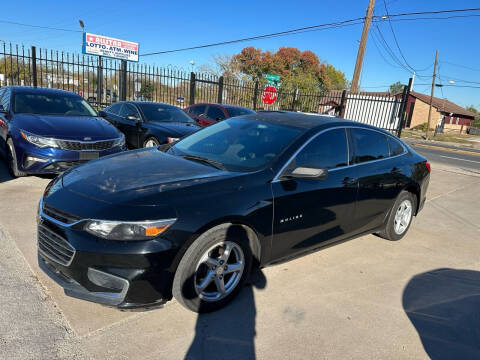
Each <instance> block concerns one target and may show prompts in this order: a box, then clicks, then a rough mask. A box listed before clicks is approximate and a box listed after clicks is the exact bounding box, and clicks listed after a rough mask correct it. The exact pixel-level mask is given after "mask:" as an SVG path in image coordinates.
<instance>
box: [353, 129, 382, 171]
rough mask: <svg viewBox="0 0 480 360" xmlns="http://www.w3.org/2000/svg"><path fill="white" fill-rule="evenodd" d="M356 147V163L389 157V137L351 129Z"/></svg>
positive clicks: (366, 130)
mask: <svg viewBox="0 0 480 360" xmlns="http://www.w3.org/2000/svg"><path fill="white" fill-rule="evenodd" d="M350 131H351V134H352V142H353V147H354V154H355V155H354V163H356V164H358V163H362V162H366V161H372V160H379V159H384V158H387V157H389V155H390V152H389V149H388V143H387V136H386V135H384V134H382V133H380V132H377V131H373V130H368V129H358V128H354V129H351V130H350Z"/></svg>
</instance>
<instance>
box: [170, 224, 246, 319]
mask: <svg viewBox="0 0 480 360" xmlns="http://www.w3.org/2000/svg"><path fill="white" fill-rule="evenodd" d="M230 226H234V227H236V226H235V225H221V226H219V227H216V228H214V229H211V230H209V231H207V232H206V233H204V234H203V235H201V236H200V237H199V238H198V239H197V240H196V241H195V242H194V243H193V244H192V245H191V246H190V247H189V248H188V249H187V251H186V252H185V254H184V255H183V257H182V260H181V261H180V264H179V265H178V268H177V271H176V273H175V278H174V282H173V287H172V293H173V295H174V297H175V298H176V299H177V300H178V302H180V304H182V305H183V306H184V307H186V308H187V309H189V310H192V311H194V312H198V313H206V312H211V311H215V310H218V309H220V308H222V307H224V306H225V305H227V304H228V303H229V302H230V301H232V300H233V299H234V298H235V297H236V296H237V294H238V293H239V292H240V291H241V289H242V288H243V286H244V284H245V281H246V280H247V279H248V277H249V275H250V269H251V266H252V252H251V249H250V246H249V242H248V238H242V237H228V238H227V236H226V234H227V230H228V229H229V227H230ZM245 234H246V233H245ZM226 240H228V241H232V242H235V243H236V244H238V245H239V246H240V247H241V248H242V251H243V254H244V257H245V267H244V270H243V274H242V278H241V279H240V281H239V282H238V284H237V286H236V288H235V289H234V290H233V291H232V292H231V293H230V294H228V296H226V297H225V298H223V299H221V300H219V301H215V302H209V301H205V300H202V299H201V298H200V297H198V294H197V292H196V291H195V283H194V274H195V270H196V265H197V264H198V262H199V261H200V258H201V257H202V255H203V254H204V253H205V252H206V251H207V250H208V249H209V248H210V247H212V246H214V245H215V244H216V243H219V242H221V241H226Z"/></svg>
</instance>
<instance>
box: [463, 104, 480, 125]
mask: <svg viewBox="0 0 480 360" xmlns="http://www.w3.org/2000/svg"><path fill="white" fill-rule="evenodd" d="M466 109H467V110H468V111H470V112H472V113H474V114H475V119H474V120H473V126H475V127H480V111H479V110H478V109H477V108H476V107H475V106H473V105H470V106H467V107H466Z"/></svg>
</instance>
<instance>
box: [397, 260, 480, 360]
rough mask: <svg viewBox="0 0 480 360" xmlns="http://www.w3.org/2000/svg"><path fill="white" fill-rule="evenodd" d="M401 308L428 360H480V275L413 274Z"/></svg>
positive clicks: (442, 271)
mask: <svg viewBox="0 0 480 360" xmlns="http://www.w3.org/2000/svg"><path fill="white" fill-rule="evenodd" d="M403 308H404V310H405V312H406V314H407V316H408V317H409V319H410V321H411V322H412V324H413V326H415V328H416V330H417V332H418V334H419V336H420V339H421V340H422V343H423V347H424V349H425V351H426V353H427V354H428V356H429V357H430V358H431V359H433V360H438V359H480V272H478V271H473V270H456V269H436V270H432V271H428V272H425V273H422V274H419V275H416V276H414V277H413V278H412V279H410V281H409V282H408V284H407V286H406V287H405V289H404V291H403Z"/></svg>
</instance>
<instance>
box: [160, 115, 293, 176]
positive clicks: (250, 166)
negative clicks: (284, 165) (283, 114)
mask: <svg viewBox="0 0 480 360" xmlns="http://www.w3.org/2000/svg"><path fill="white" fill-rule="evenodd" d="M301 132H302V131H301V130H300V129H297V128H294V127H289V126H284V125H276V124H271V123H268V122H260V121H257V120H250V119H245V118H238V117H237V118H230V119H227V120H224V121H221V122H219V123H216V124H214V125H212V126H209V127H207V128H205V129H203V130H201V131H199V132H196V133H194V134H192V135H190V136H188V137H186V138H185V139H183V140H180V141H179V142H178V143H177V144H175V146H173V147H172V148H171V149H170V150H169V152H170V153H172V154H174V155H180V156H187V158H188V156H190V157H197V158H204V159H208V160H210V161H211V162H215V163H217V164H221V165H222V166H223V167H224V168H226V169H227V170H231V171H252V170H255V169H259V168H262V167H264V166H265V165H266V164H267V163H269V162H271V161H272V160H273V159H275V158H276V157H277V156H278V155H279V154H280V153H281V152H282V151H283V150H284V149H286V148H287V147H288V146H289V144H290V143H291V142H292V141H293V140H294V139H295V138H296V137H297V136H299V135H300V134H301Z"/></svg>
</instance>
